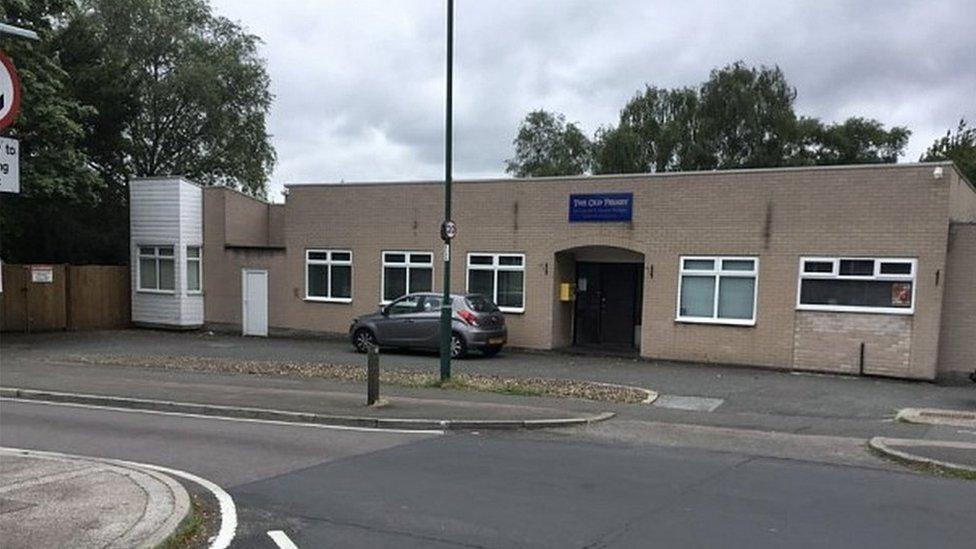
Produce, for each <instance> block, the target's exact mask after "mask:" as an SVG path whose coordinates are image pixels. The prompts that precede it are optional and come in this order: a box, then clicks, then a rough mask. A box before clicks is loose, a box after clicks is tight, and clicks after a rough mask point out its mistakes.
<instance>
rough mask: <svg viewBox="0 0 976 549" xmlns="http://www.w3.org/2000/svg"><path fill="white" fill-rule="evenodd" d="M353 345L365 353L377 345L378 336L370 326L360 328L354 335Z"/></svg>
mask: <svg viewBox="0 0 976 549" xmlns="http://www.w3.org/2000/svg"><path fill="white" fill-rule="evenodd" d="M352 344H353V347H355V348H356V351H358V352H360V353H365V352H366V351H368V350H369V348H370V347H375V346H376V336H375V335H373V331H372V330H370V329H369V328H360V329H358V330H356V333H354V334H353V336H352Z"/></svg>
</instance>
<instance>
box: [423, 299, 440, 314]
mask: <svg viewBox="0 0 976 549" xmlns="http://www.w3.org/2000/svg"><path fill="white" fill-rule="evenodd" d="M421 307H422V309H423V312H425V313H436V312H439V311H440V310H441V298H439V297H437V296H432V295H429V296H427V297H425V298H424V304H423V305H422V306H421Z"/></svg>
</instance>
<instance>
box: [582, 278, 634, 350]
mask: <svg viewBox="0 0 976 549" xmlns="http://www.w3.org/2000/svg"><path fill="white" fill-rule="evenodd" d="M643 279H644V269H643V265H642V264H640V263H577V264H576V315H575V322H574V324H575V327H574V334H573V343H574V344H576V345H581V346H599V347H607V348H614V349H634V348H636V346H637V345H636V342H635V340H634V338H635V334H634V332H635V330H634V327H635V326H637V325H639V324H640V323H641V305H642V302H643V299H642V292H643V287H644V280H643Z"/></svg>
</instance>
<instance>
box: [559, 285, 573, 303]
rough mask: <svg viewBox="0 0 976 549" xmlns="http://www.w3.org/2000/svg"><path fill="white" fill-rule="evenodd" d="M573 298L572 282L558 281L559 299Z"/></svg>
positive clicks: (570, 299)
mask: <svg viewBox="0 0 976 549" xmlns="http://www.w3.org/2000/svg"><path fill="white" fill-rule="evenodd" d="M572 300H573V284H572V283H570V282H560V283H559V301H572Z"/></svg>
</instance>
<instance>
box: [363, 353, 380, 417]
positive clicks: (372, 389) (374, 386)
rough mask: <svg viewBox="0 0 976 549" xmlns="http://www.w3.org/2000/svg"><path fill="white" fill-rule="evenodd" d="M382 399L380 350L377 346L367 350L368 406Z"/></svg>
mask: <svg viewBox="0 0 976 549" xmlns="http://www.w3.org/2000/svg"><path fill="white" fill-rule="evenodd" d="M379 399H380V350H379V348H378V347H377V346H376V345H370V346H368V347H367V348H366V406H372V405H373V404H376V402H377V401H378V400H379Z"/></svg>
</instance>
